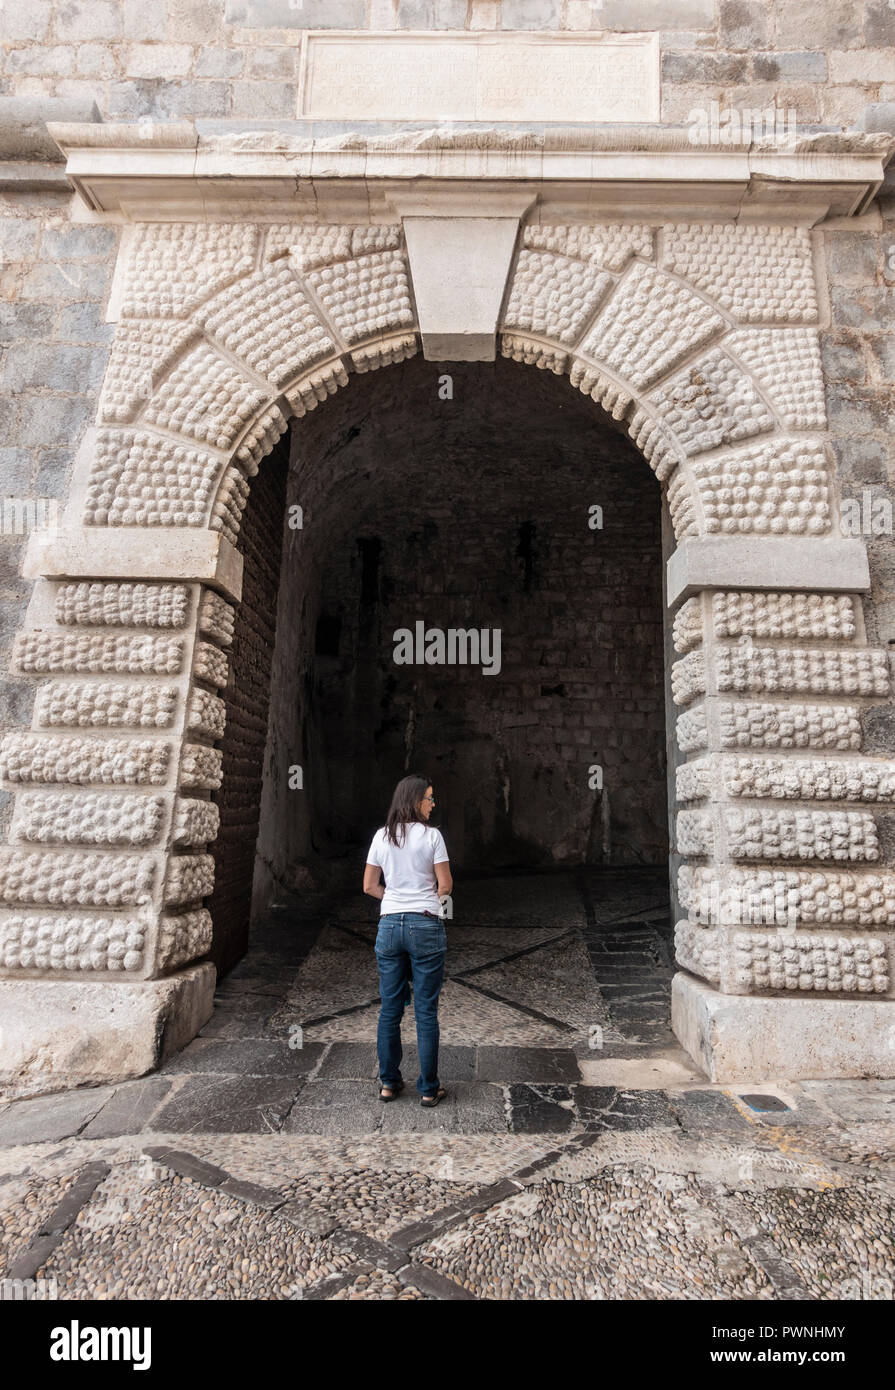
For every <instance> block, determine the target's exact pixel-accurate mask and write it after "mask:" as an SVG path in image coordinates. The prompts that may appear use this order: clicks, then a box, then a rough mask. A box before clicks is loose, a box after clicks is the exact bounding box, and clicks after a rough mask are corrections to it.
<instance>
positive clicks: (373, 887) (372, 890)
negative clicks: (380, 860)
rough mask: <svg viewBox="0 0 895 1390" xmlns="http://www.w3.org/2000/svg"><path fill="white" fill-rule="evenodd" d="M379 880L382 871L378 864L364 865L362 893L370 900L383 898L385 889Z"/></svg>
mask: <svg viewBox="0 0 895 1390" xmlns="http://www.w3.org/2000/svg"><path fill="white" fill-rule="evenodd" d="M436 870H437V866H436ZM381 878H382V870H381V869H380V867H379V865H378V864H365V865H364V892H365V893H369V895H370V897H371V898H379V899H380V900H381V899H382V898H383V896H384V894H385V888H384V887H383V885H382V883H381V882H380V879H381Z"/></svg>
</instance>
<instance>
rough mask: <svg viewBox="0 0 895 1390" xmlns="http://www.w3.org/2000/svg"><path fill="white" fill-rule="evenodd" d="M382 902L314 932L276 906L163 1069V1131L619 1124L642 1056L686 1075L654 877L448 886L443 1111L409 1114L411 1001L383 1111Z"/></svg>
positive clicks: (632, 873)
mask: <svg viewBox="0 0 895 1390" xmlns="http://www.w3.org/2000/svg"><path fill="white" fill-rule="evenodd" d="M376 906H377V905H376V904H375V903H372V902H370V903H367V902H366V901H365V900H364V899H363V898H362V897H361V896H360V895H358V897H357V898H356V899H352V900H351V901H347V900H346V901H345V902H343V903H340V904H337V905H336V906H335V907H334V908H333V909H332V910H330V911H329V912H327V913H325V914H323V915H322V916H320V917H318V918H317V919H316V920H309V919H307V918H305V917H303V916H302V915H301V913H300V912H298V911H296V910H294V909H285V908H284V909H279V910H274V911H273V912H272V913H271V916H270V919H269V921H268V922H267V923H266V924H265V925H264V927H263V928H262V929H261V930H260V931H259V932H258V933H257V934H256V936H255V938H254V941H253V945H252V948H251V950H250V952H249V954H248V955H247V956H246V958H245V960H244V961H242V962H241V963H240V964H239V966H237V968H236V969H235V970H234V971H232V972H231V974H230V975H228V976H227V977H226V979H224V980H222V981H221V983H220V985H219V988H218V991H217V996H216V1008H215V1014H214V1017H213V1018H212V1019H211V1020H210V1022H209V1023H208V1024H207V1025H206V1027H205V1028H203V1030H202V1032H201V1034H200V1036H199V1037H198V1038H197V1039H195V1040H194V1041H193V1042H192V1043H191V1044H190V1045H189V1046H188V1047H187V1048H186V1049H185V1050H184V1051H183V1052H182V1053H180V1054H179V1055H178V1056H177V1057H175V1058H173V1059H172V1060H171V1062H169V1063H168V1065H167V1066H166V1067H165V1068H164V1069H163V1073H162V1075H163V1076H164V1077H165V1078H170V1079H171V1080H172V1081H174V1079H175V1078H176V1079H177V1082H176V1089H175V1091H174V1093H173V1094H171V1095H170V1097H169V1098H168V1099H167V1103H166V1104H164V1105H163V1107H162V1113H161V1114H157V1115H156V1116H155V1117H154V1118H155V1122H156V1123H157V1122H159V1121H161V1122H162V1123H163V1125H164V1126H165V1127H167V1128H170V1127H171V1126H175V1127H176V1128H178V1129H183V1130H186V1129H190V1128H196V1129H214V1130H218V1129H223V1128H227V1129H228V1130H231V1131H234V1130H243V1131H245V1130H249V1131H251V1130H259V1131H262V1132H263V1131H264V1130H267V1131H274V1132H280V1131H285V1132H288V1133H301V1132H307V1133H333V1134H344V1133H348V1134H352V1133H369V1132H371V1131H376V1130H379V1129H380V1128H382V1127H384V1128H385V1129H388V1130H391V1129H394V1128H399V1129H400V1128H408V1129H414V1130H416V1129H427V1128H443V1129H448V1130H453V1131H456V1132H463V1133H474V1132H489V1133H494V1132H504V1133H506V1132H508V1131H509V1132H538V1131H542V1130H543V1131H551V1130H567V1129H569V1128H579V1127H582V1128H587V1127H588V1125H589V1124H590V1122H591V1121H592V1120H597V1121H598V1122H599V1123H601V1124H602V1123H603V1122H604V1119H605V1115H604V1112H607V1111H612V1112H614V1107H615V1106H616V1102H617V1100H618V1097H619V1095H620V1094H621V1093H622V1092H621V1090H620V1089H619V1088H623V1086H624V1078H625V1076H626V1075H629V1074H630V1067H631V1066H632V1065H636V1061H637V1059H641V1060H643V1061H646V1060H648V1059H651V1058H653V1059H663V1058H664V1059H671V1060H670V1061H669V1065H671V1066H672V1067H673V1068H679V1067H680V1066H681V1065H683V1066H686V1059H684V1058H683V1054H681V1053H680V1050H679V1048H678V1047H677V1045H676V1043H675V1040H674V1038H673V1036H672V1034H671V1031H670V1026H669V1018H670V994H669V990H670V981H671V976H672V973H673V969H672V960H671V951H670V935H671V924H670V921H669V917H668V894H667V880H666V878H665V873H664V870H660V871H653V870H617V871H610V872H607V871H601V870H596V869H582V870H576V871H571V872H568V873H544V874H525V875H512V876H506V877H493V878H487V879H476V880H474V881H471V882H467V883H464V884H462V885H460V886H459V887H458V888H457V890H456V891H455V894H454V899H453V907H454V917H453V919H452V920H450V921H449V922H448V923H447V931H448V956H447V967H446V979H445V984H444V988H443V991H442V995H441V1001H440V1006H439V1021H440V1028H441V1053H440V1065H439V1073H440V1076H441V1080H442V1084H443V1085H445V1086H446V1087H447V1088H448V1091H449V1097H448V1099H447V1100H446V1101H444V1102H442V1104H441V1105H440V1106H439V1107H438V1109H437V1110H436V1111H425V1110H422V1109H421V1108H420V1107H419V1105H417V1104H416V1096H415V1094H414V1090H413V1088H414V1083H415V1080H416V1075H417V1052H416V1042H415V1023H414V1014H413V1004H412V1002H411V1004H410V1005H408V1008H407V1010H406V1012H405V1015H404V1021H403V1025H402V1038H403V1043H404V1058H403V1062H402V1072H403V1075H404V1078H405V1082H406V1083H407V1090H406V1092H405V1094H404V1095H403V1096H402V1097H401V1098H400V1100H399V1101H398V1102H395V1103H394V1104H392V1105H388V1106H383V1105H382V1104H381V1103H380V1102H379V1101H378V1096H377V1089H376V1085H375V1079H376V1076H377V1064H376V1048H375V1039H376V1024H377V1017H378V1011H379V994H378V977H377V971H376V961H375V956H374V951H373V946H374V941H375V937H376V927H377V911H376ZM621 1061H624V1066H620V1065H618V1064H619V1063H620V1062H621ZM616 1071H617V1072H618V1076H617V1077H616V1076H615V1072H616ZM641 1084H642V1083H641ZM644 1101H645V1095H644ZM619 1118H621V1117H619ZM644 1118H652V1119H653V1122H654V1118H655V1117H644ZM610 1122H611V1121H610Z"/></svg>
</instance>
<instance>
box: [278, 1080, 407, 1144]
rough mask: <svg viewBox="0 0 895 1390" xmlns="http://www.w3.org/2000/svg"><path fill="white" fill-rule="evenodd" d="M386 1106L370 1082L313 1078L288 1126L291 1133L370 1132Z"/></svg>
mask: <svg viewBox="0 0 895 1390" xmlns="http://www.w3.org/2000/svg"><path fill="white" fill-rule="evenodd" d="M397 1103H398V1102H397V1101H393V1102H392V1104H395V1105H396V1104H397ZM386 1109H388V1106H386V1105H384V1104H383V1103H382V1102H381V1101H380V1100H379V1097H378V1094H377V1091H376V1089H375V1085H374V1084H373V1083H371V1082H370V1081H345V1080H327V1081H309V1082H308V1083H307V1085H306V1086H305V1087H304V1089H303V1090H302V1093H301V1095H300V1096H299V1097H298V1099H297V1101H296V1103H295V1105H294V1106H293V1107H292V1109H291V1110H290V1112H289V1115H288V1117H287V1119H286V1123H285V1125H284V1129H285V1132H286V1133H287V1134H346V1133H353V1134H369V1133H373V1132H374V1131H375V1130H377V1129H378V1128H379V1126H380V1124H381V1123H382V1113H381V1112H382V1111H383V1110H386Z"/></svg>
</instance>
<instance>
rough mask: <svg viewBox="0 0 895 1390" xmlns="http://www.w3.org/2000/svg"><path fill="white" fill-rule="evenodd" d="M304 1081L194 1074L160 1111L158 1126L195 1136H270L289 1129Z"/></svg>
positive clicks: (157, 1115)
mask: <svg viewBox="0 0 895 1390" xmlns="http://www.w3.org/2000/svg"><path fill="white" fill-rule="evenodd" d="M298 1089H299V1081H298V1079H297V1078H294V1079H289V1078H285V1077H277V1076H264V1077H251V1076H249V1077H242V1076H220V1077H217V1076H208V1075H205V1076H189V1077H187V1079H186V1081H185V1083H184V1085H182V1086H181V1087H180V1088H179V1089H178V1090H177V1092H176V1094H175V1095H174V1096H172V1098H171V1099H170V1100H169V1101H167V1102H166V1103H165V1104H164V1105H163V1106H162V1108H161V1109H160V1110H159V1111H158V1112H157V1114H156V1116H155V1120H154V1124H155V1128H156V1129H157V1130H159V1131H161V1132H165V1131H170V1132H171V1133H182V1134H189V1133H192V1132H193V1131H199V1132H202V1131H210V1132H212V1133H220V1134H270V1133H273V1132H275V1131H277V1130H279V1129H282V1127H283V1120H284V1118H285V1116H286V1115H287V1114H288V1113H289V1110H290V1109H291V1107H292V1104H293V1101H294V1100H295V1097H296V1095H297V1093H298Z"/></svg>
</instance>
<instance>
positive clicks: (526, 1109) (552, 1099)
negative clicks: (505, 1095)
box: [508, 1083, 578, 1134]
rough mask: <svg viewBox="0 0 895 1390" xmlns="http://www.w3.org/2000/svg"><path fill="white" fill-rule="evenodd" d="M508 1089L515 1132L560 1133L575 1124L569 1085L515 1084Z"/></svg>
mask: <svg viewBox="0 0 895 1390" xmlns="http://www.w3.org/2000/svg"><path fill="white" fill-rule="evenodd" d="M508 1090H509V1104H510V1110H511V1115H512V1119H511V1125H512V1129H513V1133H514V1134H544V1133H550V1134H563V1133H567V1132H568V1131H570V1130H573V1129H576V1128H578V1117H577V1115H576V1114H575V1107H574V1102H573V1100H572V1091H571V1088H570V1087H569V1086H558V1085H551V1084H549V1083H544V1084H542V1085H534V1084H532V1085H519V1084H516V1085H512V1086H510V1087H509V1088H508Z"/></svg>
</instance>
